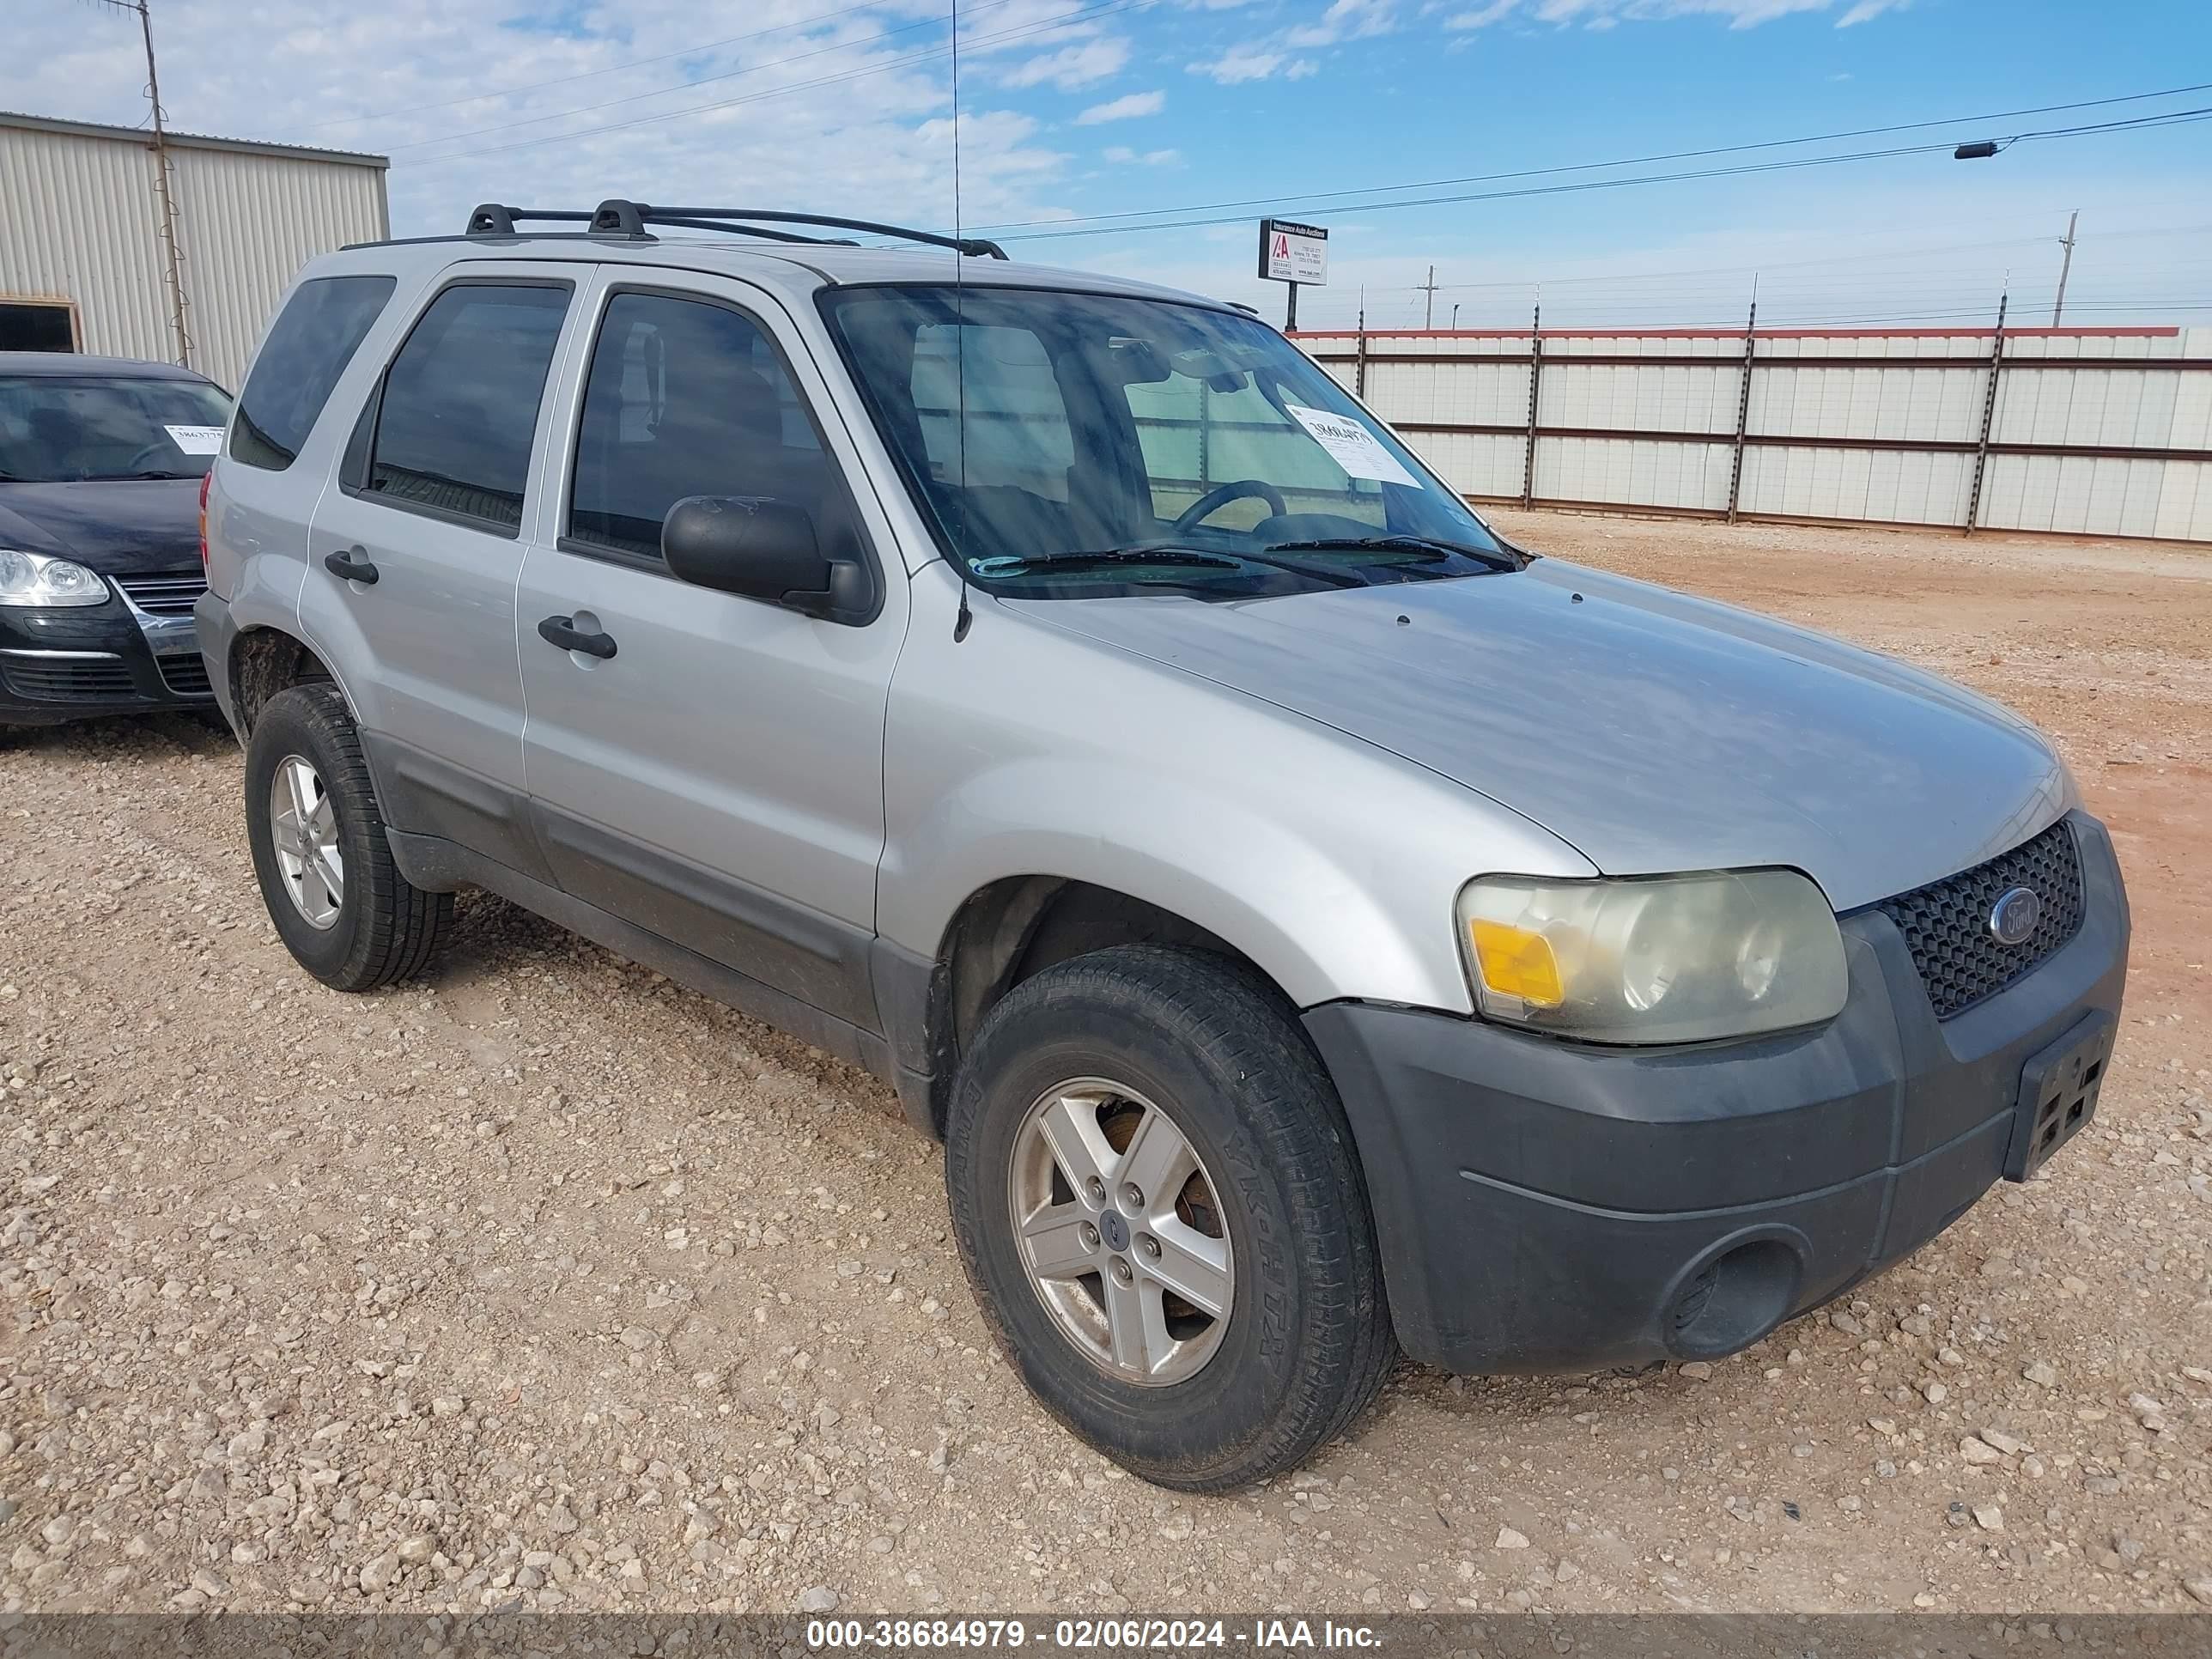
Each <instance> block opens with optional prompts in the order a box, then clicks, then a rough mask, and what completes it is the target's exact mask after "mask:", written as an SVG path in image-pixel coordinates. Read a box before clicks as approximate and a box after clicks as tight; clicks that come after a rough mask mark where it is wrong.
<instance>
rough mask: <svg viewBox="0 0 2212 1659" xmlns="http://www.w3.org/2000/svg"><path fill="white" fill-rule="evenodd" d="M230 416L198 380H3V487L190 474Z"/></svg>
mask: <svg viewBox="0 0 2212 1659" xmlns="http://www.w3.org/2000/svg"><path fill="white" fill-rule="evenodd" d="M229 418H230V399H229V398H227V397H225V396H224V395H223V394H222V392H220V391H219V390H217V389H216V387H215V386H210V385H209V384H208V383H207V382H206V381H205V380H141V379H138V378H137V377H125V376H121V375H95V374H86V375H75V374H71V375H46V374H26V375H22V376H20V377H17V376H9V377H8V378H6V379H0V483H78V482H81V481H82V480H86V479H92V478H197V477H200V476H201V475H202V474H203V473H204V472H205V471H207V470H208V465H209V463H210V461H211V460H213V459H214V458H215V452H216V447H218V446H219V445H220V444H221V442H222V428H223V422H226V421H228V419H229Z"/></svg>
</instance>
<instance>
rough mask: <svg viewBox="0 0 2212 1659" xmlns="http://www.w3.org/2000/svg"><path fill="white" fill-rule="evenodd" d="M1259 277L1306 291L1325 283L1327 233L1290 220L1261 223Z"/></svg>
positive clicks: (1313, 226)
mask: <svg viewBox="0 0 2212 1659" xmlns="http://www.w3.org/2000/svg"><path fill="white" fill-rule="evenodd" d="M1260 275H1261V276H1263V277H1265V278H1266V279H1267V280H1268V281H1269V282H1273V283H1298V284H1300V285H1302V286H1304V287H1307V288H1324V287H1326V286H1328V231H1326V230H1324V229H1323V228H1322V227H1320V226H1319V225H1301V224H1297V223H1295V222H1292V221H1291V220H1289V219H1262V220H1261V221H1260Z"/></svg>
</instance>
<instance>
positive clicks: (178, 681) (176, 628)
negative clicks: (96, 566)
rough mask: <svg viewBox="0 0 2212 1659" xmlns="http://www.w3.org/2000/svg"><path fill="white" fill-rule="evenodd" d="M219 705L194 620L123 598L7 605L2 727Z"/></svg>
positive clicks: (1, 620)
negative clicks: (101, 602) (102, 601)
mask: <svg viewBox="0 0 2212 1659" xmlns="http://www.w3.org/2000/svg"><path fill="white" fill-rule="evenodd" d="M213 705H214V696H213V694H212V692H211V691H210V689H209V686H208V682H207V671H206V669H205V668H204V666H203V665H202V663H201V660H200V649H199V642H198V639H197V635H196V634H195V632H194V629H193V625H192V618H191V616H189V615H161V616H157V615H152V614H149V613H148V612H146V611H141V610H140V609H139V608H138V607H137V605H134V604H132V603H131V602H130V601H129V600H127V599H124V598H123V597H122V596H121V595H119V594H111V595H110V597H109V598H108V599H107V602H106V604H104V605H56V606H24V605H0V726H51V725H53V724H55V723H56V722H58V721H61V720H84V719H88V718H89V717H91V716H94V715H98V714H133V713H143V712H144V711H147V710H149V709H156V708H211V707H213Z"/></svg>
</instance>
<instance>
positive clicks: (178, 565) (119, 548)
mask: <svg viewBox="0 0 2212 1659" xmlns="http://www.w3.org/2000/svg"><path fill="white" fill-rule="evenodd" d="M0 547H13V548H16V549H19V550H21V551H23V552H26V553H51V554H54V555H56V556H59V557H62V558H65V559H74V560H76V562H78V563H79V564H82V565H88V566H89V567H91V568H93V569H94V570H97V571H98V572H100V574H101V575H103V576H134V575H142V574H151V573H154V572H159V571H167V570H184V569H191V570H197V569H198V568H199V562H200V481H199V480H198V479H197V478H137V479H130V478H110V479H91V480H88V481H87V482H84V483H0Z"/></svg>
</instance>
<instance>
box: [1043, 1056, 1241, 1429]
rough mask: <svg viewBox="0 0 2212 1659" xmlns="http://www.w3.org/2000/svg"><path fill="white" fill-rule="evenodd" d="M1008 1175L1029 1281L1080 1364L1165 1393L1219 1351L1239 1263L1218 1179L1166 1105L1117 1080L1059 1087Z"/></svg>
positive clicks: (1084, 1081)
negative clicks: (1079, 1355)
mask: <svg viewBox="0 0 2212 1659" xmlns="http://www.w3.org/2000/svg"><path fill="white" fill-rule="evenodd" d="M1009 1176H1010V1179H1009V1180H1008V1182H1007V1202H1008V1207H1009V1209H1010V1211H1011V1212H1012V1215H1011V1219H1012V1224H1013V1229H1014V1237H1015V1240H1016V1243H1017V1244H1018V1247H1019V1249H1020V1254H1021V1261H1022V1267H1023V1270H1024V1273H1026V1274H1027V1275H1028V1278H1029V1281H1030V1287H1031V1288H1032V1289H1034V1290H1035V1291H1036V1294H1037V1297H1038V1299H1039V1300H1040V1301H1041V1302H1042V1303H1043V1304H1044V1306H1045V1309H1046V1310H1047V1311H1048V1313H1049V1314H1050V1315H1051V1316H1052V1319H1053V1322H1054V1325H1056V1326H1057V1327H1058V1328H1059V1329H1060V1334H1062V1335H1063V1336H1065V1337H1066V1339H1067V1340H1069V1341H1070V1342H1071V1343H1073V1345H1074V1346H1075V1347H1076V1349H1077V1350H1078V1352H1081V1353H1082V1354H1083V1355H1084V1356H1085V1358H1088V1359H1090V1360H1091V1363H1092V1364H1096V1365H1097V1366H1098V1368H1099V1369H1100V1370H1103V1371H1105V1372H1107V1373H1108V1374H1109V1376H1114V1377H1115V1378H1117V1379H1119V1380H1120V1381H1122V1382H1125V1383H1138V1384H1140V1385H1144V1386H1148V1387H1159V1386H1163V1385H1165V1384H1168V1383H1181V1382H1182V1381H1184V1380H1186V1379H1187V1378H1188V1377H1190V1376H1194V1375H1195V1374H1196V1373H1197V1372H1198V1370H1200V1368H1201V1367H1202V1366H1204V1365H1205V1364H1206V1362H1207V1361H1208V1360H1210V1359H1212V1358H1213V1356H1214V1354H1215V1353H1216V1352H1218V1351H1219V1348H1220V1346H1221V1339H1222V1335H1223V1334H1224V1332H1225V1330H1226V1329H1227V1328H1228V1324H1229V1316H1230V1311H1231V1308H1232V1306H1233V1305H1234V1295H1235V1288H1236V1262H1235V1255H1234V1252H1233V1250H1232V1249H1231V1244H1230V1241H1229V1236H1228V1230H1227V1228H1226V1227H1225V1225H1224V1221H1223V1216H1222V1209H1221V1203H1220V1200H1219V1196H1218V1189H1217V1188H1216V1187H1215V1185H1214V1182H1213V1178H1212V1175H1211V1174H1210V1173H1209V1172H1208V1171H1207V1170H1206V1165H1205V1164H1204V1162H1203V1161H1202V1160H1201V1159H1200V1158H1199V1156H1198V1153H1197V1151H1196V1149H1195V1148H1194V1146H1192V1145H1191V1142H1190V1139H1189V1137H1188V1135H1186V1134H1185V1133H1183V1131H1182V1129H1181V1128H1180V1127H1178V1126H1177V1125H1176V1121H1175V1120H1174V1119H1173V1118H1171V1117H1170V1115H1168V1114H1167V1113H1166V1112H1165V1111H1164V1110H1163V1109H1161V1108H1160V1107H1159V1106H1158V1104H1157V1103H1154V1102H1152V1101H1151V1100H1148V1099H1146V1097H1144V1096H1143V1095H1141V1094H1139V1093H1138V1092H1137V1091H1135V1090H1133V1089H1131V1088H1129V1087H1127V1086H1126V1085H1122V1084H1120V1083H1116V1082H1114V1081H1112V1080H1110V1079H1104V1078H1077V1079H1071V1080H1070V1081H1068V1082H1066V1083H1063V1084H1060V1085H1058V1086H1057V1087H1055V1088H1052V1089H1048V1090H1047V1091H1045V1092H1044V1093H1043V1094H1042V1096H1040V1097H1038V1098H1037V1100H1036V1103H1034V1104H1033V1105H1032V1106H1031V1107H1030V1110H1029V1113H1028V1115H1027V1116H1026V1117H1024V1120H1023V1121H1022V1125H1021V1127H1020V1128H1019V1129H1018V1131H1017V1132H1016V1133H1015V1136H1014V1142H1013V1148H1012V1166H1011V1169H1010V1170H1009Z"/></svg>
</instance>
